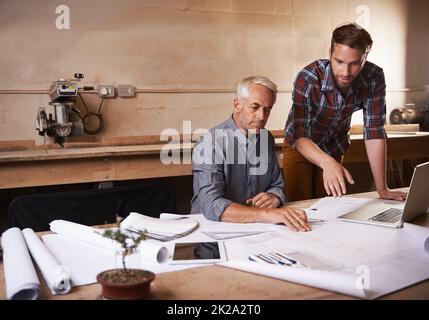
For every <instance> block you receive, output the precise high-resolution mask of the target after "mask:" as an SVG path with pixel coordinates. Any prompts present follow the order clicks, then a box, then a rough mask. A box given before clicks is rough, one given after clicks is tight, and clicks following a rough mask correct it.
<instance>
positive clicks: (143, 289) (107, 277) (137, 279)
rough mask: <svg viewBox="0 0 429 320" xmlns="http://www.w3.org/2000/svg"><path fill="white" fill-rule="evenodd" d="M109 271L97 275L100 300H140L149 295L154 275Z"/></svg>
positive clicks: (151, 273)
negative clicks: (100, 289)
mask: <svg viewBox="0 0 429 320" xmlns="http://www.w3.org/2000/svg"><path fill="white" fill-rule="evenodd" d="M127 271H128V273H127V272H125V270H124V269H111V270H106V271H103V272H101V273H99V274H98V275H97V281H98V282H99V283H100V284H101V288H102V292H101V298H104V299H112V300H142V299H146V298H148V297H149V295H150V283H151V282H152V281H153V280H154V279H155V274H154V273H153V272H150V271H147V270H140V269H127Z"/></svg>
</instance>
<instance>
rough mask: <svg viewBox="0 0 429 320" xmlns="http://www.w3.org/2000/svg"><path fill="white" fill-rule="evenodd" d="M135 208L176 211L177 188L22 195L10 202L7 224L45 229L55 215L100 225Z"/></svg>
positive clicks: (150, 211)
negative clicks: (175, 190)
mask: <svg viewBox="0 0 429 320" xmlns="http://www.w3.org/2000/svg"><path fill="white" fill-rule="evenodd" d="M132 211H135V212H139V213H142V214H145V215H148V216H152V217H159V215H160V214H161V213H162V212H173V213H174V212H176V211H177V208H176V197H175V194H174V191H173V190H172V189H171V188H169V187H167V186H164V185H155V186H154V185H151V186H127V187H113V188H109V189H101V190H89V191H88V190H85V191H71V192H58V193H46V194H36V195H27V196H21V197H18V198H15V199H14V200H13V201H12V202H11V203H10V205H9V210H8V226H9V227H18V228H21V229H24V228H32V229H33V230H34V231H46V230H49V223H50V222H51V221H52V220H56V219H63V220H68V221H73V222H77V223H81V224H85V225H99V224H105V223H113V222H115V216H116V214H118V215H119V216H121V217H126V216H128V215H129V213H130V212H132Z"/></svg>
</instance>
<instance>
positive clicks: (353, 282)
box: [218, 261, 374, 299]
mask: <svg viewBox="0 0 429 320" xmlns="http://www.w3.org/2000/svg"><path fill="white" fill-rule="evenodd" d="M218 265H221V266H224V267H228V268H233V269H238V270H242V271H247V272H252V273H256V274H260V275H264V276H268V277H272V278H276V279H280V280H286V281H291V282H296V283H300V284H303V285H307V286H312V287H317V288H320V289H324V290H329V291H334V292H339V293H343V294H348V295H351V296H355V297H359V298H366V299H372V298H374V296H373V294H372V292H370V291H367V290H365V289H364V288H363V287H362V286H360V285H359V278H358V276H357V275H356V274H352V273H346V272H341V271H322V270H314V269H307V268H293V267H285V266H281V265H269V264H263V263H257V262H252V261H228V262H225V263H221V264H218Z"/></svg>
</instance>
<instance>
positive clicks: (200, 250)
mask: <svg viewBox="0 0 429 320" xmlns="http://www.w3.org/2000/svg"><path fill="white" fill-rule="evenodd" d="M213 259H221V253H220V248H219V243H218V242H217V241H213V242H183V243H180V242H178V243H175V245H174V253H173V261H178V260H181V261H182V260H185V261H186V260H194V261H195V260H213Z"/></svg>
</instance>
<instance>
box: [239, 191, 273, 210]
mask: <svg viewBox="0 0 429 320" xmlns="http://www.w3.org/2000/svg"><path fill="white" fill-rule="evenodd" d="M246 204H247V205H248V206H252V207H258V208H277V207H278V206H279V205H280V199H279V198H278V197H277V196H276V195H274V194H272V193H265V192H261V193H258V194H257V195H256V196H254V197H253V198H250V199H247V200H246Z"/></svg>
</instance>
